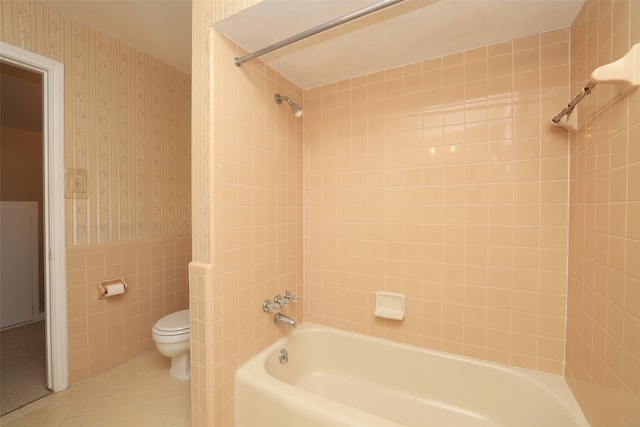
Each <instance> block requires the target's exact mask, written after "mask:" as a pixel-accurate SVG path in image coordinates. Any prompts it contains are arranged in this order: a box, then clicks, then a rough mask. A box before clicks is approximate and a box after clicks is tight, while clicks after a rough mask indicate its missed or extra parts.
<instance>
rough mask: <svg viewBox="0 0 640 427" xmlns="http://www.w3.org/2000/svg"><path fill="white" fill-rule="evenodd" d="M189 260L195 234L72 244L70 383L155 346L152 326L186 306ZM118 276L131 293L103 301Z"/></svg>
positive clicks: (69, 262) (69, 251) (69, 250)
mask: <svg viewBox="0 0 640 427" xmlns="http://www.w3.org/2000/svg"><path fill="white" fill-rule="evenodd" d="M190 259H191V238H190V237H179V238H170V239H160V240H147V241H142V242H126V243H111V244H107V245H91V246H75V247H69V248H67V301H68V305H67V319H68V325H69V383H70V384H73V383H75V382H78V381H79V380H81V379H83V378H87V377H91V376H94V375H96V374H98V373H100V372H102V371H104V370H106V369H108V368H112V367H114V366H116V365H118V364H120V363H122V362H125V361H127V360H131V359H133V358H134V357H136V356H139V355H140V354H142V353H144V352H145V351H148V350H151V349H152V348H153V346H154V344H153V340H152V339H151V328H152V326H153V324H154V323H155V322H156V321H157V320H158V319H160V318H161V317H162V316H164V315H165V314H168V313H171V312H174V311H177V310H181V309H184V308H187V303H188V296H189V286H188V280H187V265H188V263H189V260H190ZM117 278H124V280H125V281H126V282H127V284H128V285H129V287H128V289H127V291H126V292H125V293H124V294H123V295H118V296H114V297H110V298H103V299H98V292H97V286H98V282H101V281H105V280H112V279H117Z"/></svg>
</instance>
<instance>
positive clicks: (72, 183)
mask: <svg viewBox="0 0 640 427" xmlns="http://www.w3.org/2000/svg"><path fill="white" fill-rule="evenodd" d="M64 197H65V198H67V199H86V198H87V170H86V169H65V171H64Z"/></svg>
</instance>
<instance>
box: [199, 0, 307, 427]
mask: <svg viewBox="0 0 640 427" xmlns="http://www.w3.org/2000/svg"><path fill="white" fill-rule="evenodd" d="M249 3H252V2H249V1H247V2H244V1H224V2H220V1H216V2H213V1H209V2H194V3H193V22H194V28H193V43H194V47H193V51H194V52H199V54H196V55H194V58H193V81H194V91H193V94H194V101H193V102H194V106H195V108H194V119H193V129H194V144H193V150H194V156H193V161H194V163H193V165H194V171H193V173H194V175H193V176H194V194H193V197H194V206H198V208H197V209H196V210H194V235H198V236H200V237H201V238H202V240H200V239H199V241H198V242H195V244H194V254H193V261H194V262H192V263H191V264H190V267H189V276H190V286H191V291H190V296H191V299H190V306H191V310H192V311H191V314H192V319H191V324H192V343H191V345H192V346H191V348H192V380H191V385H192V386H191V392H192V399H193V406H192V420H193V425H194V426H196V425H197V426H213V425H215V426H233V425H234V424H233V423H234V417H233V410H234V407H233V391H234V384H233V375H234V374H235V371H236V369H237V367H238V366H239V365H240V364H241V363H242V362H244V361H246V360H247V359H248V358H250V357H251V356H253V355H254V354H256V353H258V352H259V351H260V350H262V349H263V348H265V347H266V346H267V345H269V344H270V343H272V342H273V341H275V340H276V339H277V338H278V337H279V336H280V335H281V334H283V333H285V331H284V330H283V329H282V328H277V327H276V326H275V325H273V320H272V318H273V316H272V315H267V314H265V313H263V312H262V301H263V300H264V299H266V298H271V297H273V296H274V295H275V294H276V293H282V292H284V291H285V290H287V289H289V290H291V291H292V292H294V293H300V292H301V290H302V184H303V180H302V121H301V120H299V119H295V118H294V117H293V115H292V114H291V111H290V109H289V108H288V107H287V106H286V105H280V106H278V105H276V104H275V102H274V100H273V96H274V94H275V93H276V92H280V93H281V94H283V95H288V96H290V97H291V98H292V99H295V100H296V101H298V102H300V103H302V98H303V95H302V91H301V90H300V89H298V88H296V87H295V86H293V85H292V84H291V83H289V82H288V81H286V79H284V78H283V77H282V76H280V75H278V74H276V73H275V72H274V71H273V70H271V69H269V68H268V67H266V66H265V65H264V64H263V63H262V62H260V61H259V60H256V61H251V62H249V63H246V64H244V65H243V66H242V67H240V68H238V67H236V66H235V65H234V63H233V58H234V57H235V56H239V55H241V54H242V53H241V52H239V51H238V48H237V46H236V45H235V44H233V43H230V42H229V41H227V40H226V39H225V38H224V37H222V36H220V35H219V34H217V33H216V32H215V30H213V29H211V28H210V25H211V24H212V23H213V22H215V21H217V20H219V19H222V18H224V17H225V16H227V15H228V14H230V13H232V12H233V11H238V10H242V9H244V8H245V7H247V6H248V5H249ZM285 312H286V313H287V314H289V315H291V316H292V317H294V318H295V319H297V320H298V321H302V305H299V306H294V307H289V308H287V309H286V311H285Z"/></svg>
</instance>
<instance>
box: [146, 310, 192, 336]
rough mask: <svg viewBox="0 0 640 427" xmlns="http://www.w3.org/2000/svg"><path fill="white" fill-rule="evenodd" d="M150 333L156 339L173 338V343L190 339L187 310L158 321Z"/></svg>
mask: <svg viewBox="0 0 640 427" xmlns="http://www.w3.org/2000/svg"><path fill="white" fill-rule="evenodd" d="M152 333H153V335H154V336H156V337H174V340H173V341H186V340H188V339H189V338H190V337H191V328H190V326H189V309H186V310H180V311H176V312H175V313H171V314H168V315H166V316H164V317H163V318H161V319H160V320H158V321H157V322H156V324H155V325H153V329H152Z"/></svg>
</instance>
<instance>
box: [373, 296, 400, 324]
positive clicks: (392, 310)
mask: <svg viewBox="0 0 640 427" xmlns="http://www.w3.org/2000/svg"><path fill="white" fill-rule="evenodd" d="M373 314H374V315H375V316H376V317H382V318H384V319H392V320H402V319H404V295H403V294H394V293H391V292H376V309H375V311H374V312H373Z"/></svg>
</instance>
